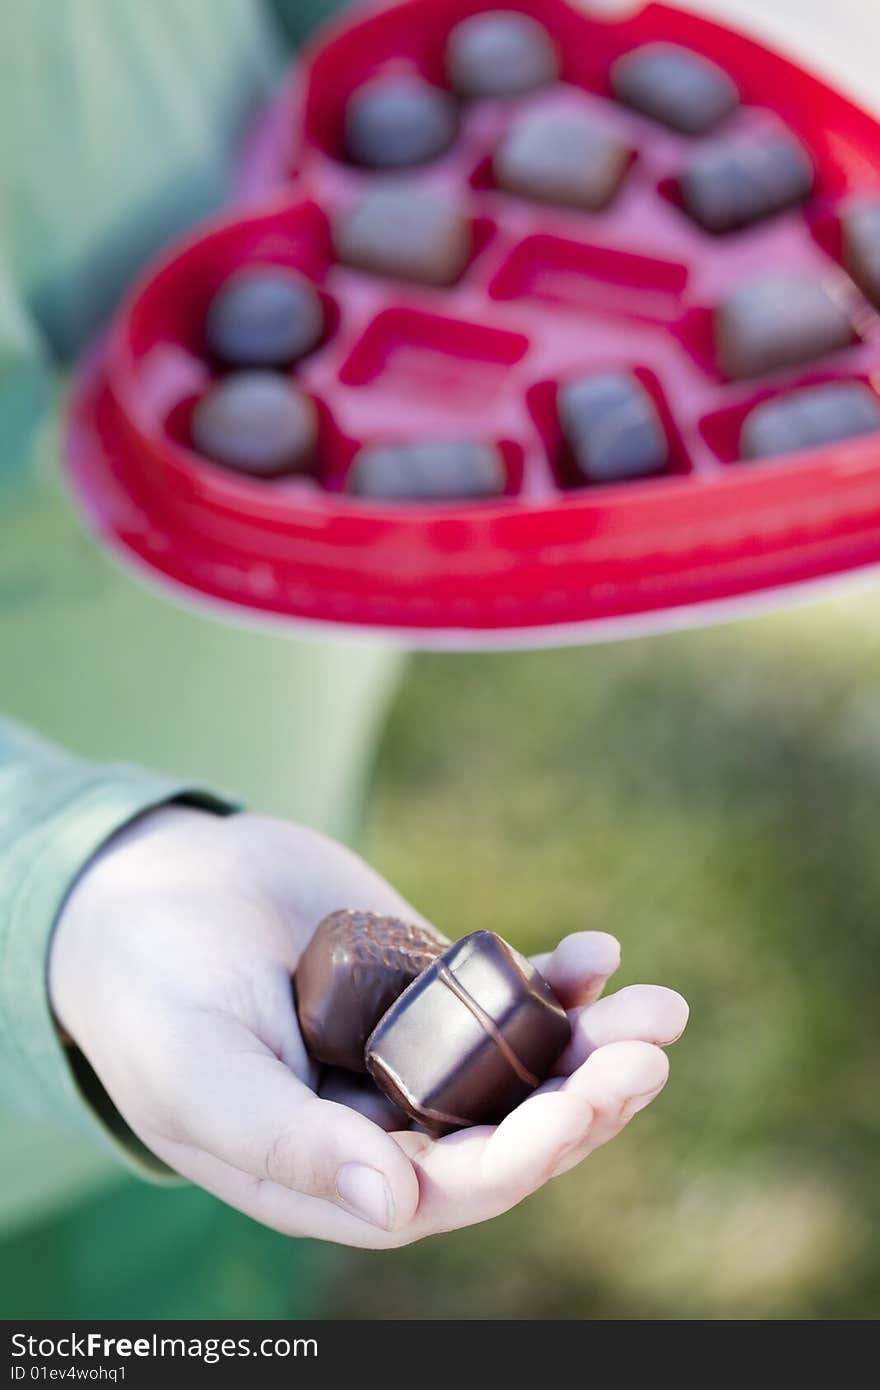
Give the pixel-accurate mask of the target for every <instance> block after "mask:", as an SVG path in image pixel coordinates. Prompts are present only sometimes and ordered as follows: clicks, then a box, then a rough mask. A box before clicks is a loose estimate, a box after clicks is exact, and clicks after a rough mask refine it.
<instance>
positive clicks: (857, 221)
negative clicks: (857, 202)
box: [843, 202, 880, 309]
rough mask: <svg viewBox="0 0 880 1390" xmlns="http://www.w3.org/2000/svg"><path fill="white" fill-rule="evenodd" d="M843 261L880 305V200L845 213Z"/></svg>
mask: <svg viewBox="0 0 880 1390" xmlns="http://www.w3.org/2000/svg"><path fill="white" fill-rule="evenodd" d="M843 263H844V265H845V266H846V268H847V270H848V271H849V273H850V275H851V276H852V278H853V279H854V280H855V282H856V284H857V285H858V287H859V289H860V290H861V291H862V293H863V294H864V295H865V297H866V298H867V299H870V301H871V303H872V304H873V305H874V306H875V308H877V309H880V202H876V203H866V204H865V205H864V206H863V207H860V208H856V209H854V211H852V212H850V213H847V215H846V216H845V217H844V219H843Z"/></svg>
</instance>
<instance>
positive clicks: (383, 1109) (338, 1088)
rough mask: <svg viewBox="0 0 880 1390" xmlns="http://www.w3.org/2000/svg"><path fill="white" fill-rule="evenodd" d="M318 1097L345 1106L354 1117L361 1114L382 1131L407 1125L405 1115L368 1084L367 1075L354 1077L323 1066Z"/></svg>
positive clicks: (372, 1085) (349, 1073) (371, 1083)
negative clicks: (350, 1110)
mask: <svg viewBox="0 0 880 1390" xmlns="http://www.w3.org/2000/svg"><path fill="white" fill-rule="evenodd" d="M318 1094H319V1095H320V1096H322V1097H323V1099H324V1100H333V1101H336V1103H337V1104H338V1105H347V1106H349V1107H350V1108H351V1109H352V1110H356V1111H357V1112H358V1114H360V1115H365V1116H366V1117H367V1119H368V1120H372V1122H373V1124H374V1125H378V1126H379V1128H380V1129H384V1130H386V1131H387V1132H388V1133H389V1134H390V1133H391V1132H392V1130H397V1129H404V1128H405V1127H406V1125H407V1124H408V1120H407V1117H406V1115H405V1114H404V1113H403V1111H402V1110H400V1109H399V1108H398V1107H397V1106H396V1105H394V1104H393V1102H392V1101H390V1100H389V1099H388V1097H387V1096H383V1094H382V1092H381V1091H380V1090H379V1088H378V1086H376V1084H375V1082H373V1081H371V1080H370V1078H369V1077H368V1076H354V1075H353V1074H352V1073H351V1072H345V1071H341V1070H340V1069H339V1068H337V1067H327V1068H326V1070H325V1071H324V1073H323V1074H322V1076H321V1081H320V1085H319V1086H318Z"/></svg>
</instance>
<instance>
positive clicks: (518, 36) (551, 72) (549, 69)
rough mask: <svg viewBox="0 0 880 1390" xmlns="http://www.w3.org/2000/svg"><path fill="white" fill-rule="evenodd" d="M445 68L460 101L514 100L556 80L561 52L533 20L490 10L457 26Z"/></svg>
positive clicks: (451, 36)
mask: <svg viewBox="0 0 880 1390" xmlns="http://www.w3.org/2000/svg"><path fill="white" fill-rule="evenodd" d="M446 64H447V68H448V71H449V77H450V80H451V82H452V85H453V87H454V88H455V90H456V91H457V92H458V94H459V95H460V96H463V97H469V98H473V97H506V96H516V95H518V94H519V93H521V92H529V91H532V90H533V89H534V88H535V87H543V86H545V85H546V84H547V83H548V82H555V81H556V79H557V77H558V76H559V51H558V49H557V47H556V44H555V42H554V41H553V39H552V38H551V37H550V35H549V34H548V32H547V30H546V29H545V28H544V26H543V24H539V23H538V21H537V20H536V19H532V18H531V17H530V16H529V15H525V14H518V13H516V12H515V11H513V10H490V11H488V12H487V13H485V14H476V15H473V16H472V18H470V19H466V20H464V21H463V23H461V24H457V25H456V27H455V28H454V29H453V31H452V33H451V34H450V36H449V46H448V48H447V52H446Z"/></svg>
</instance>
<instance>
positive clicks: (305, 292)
mask: <svg viewBox="0 0 880 1390" xmlns="http://www.w3.org/2000/svg"><path fill="white" fill-rule="evenodd" d="M323 331H324V308H323V305H322V303H321V296H320V295H319V294H318V291H317V290H316V289H315V287H314V285H313V284H311V283H310V281H308V280H307V279H306V278H305V276H304V275H300V274H299V273H298V272H297V271H295V270H286V269H285V268H284V267H283V266H260V267H254V268H253V269H249V270H240V271H238V272H237V273H236V274H235V275H233V276H231V277H230V279H229V280H227V281H226V283H225V284H224V285H222V286H221V288H220V289H219V290H218V291H217V293H216V294H215V295H214V298H213V299H212V300H211V303H210V304H209V306H208V313H207V318H206V320H205V346H206V348H207V350H208V355H209V356H210V357H212V358H213V359H214V361H215V362H218V363H220V364H221V365H222V366H224V367H289V366H291V365H292V364H293V363H294V362H296V361H297V360H298V359H299V358H300V357H304V356H305V355H306V353H307V352H311V351H312V349H313V348H315V347H317V345H318V343H319V342H320V340H321V335H322V333H323Z"/></svg>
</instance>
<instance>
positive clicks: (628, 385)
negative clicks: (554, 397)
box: [557, 372, 669, 483]
mask: <svg viewBox="0 0 880 1390" xmlns="http://www.w3.org/2000/svg"><path fill="white" fill-rule="evenodd" d="M557 407H558V411H559V419H560V423H561V424H562V432H563V435H564V437H565V440H566V442H567V444H568V446H569V449H570V451H571V456H572V459H573V461H574V463H575V466H576V467H577V470H578V473H579V474H580V476H581V478H582V479H583V480H584V481H585V482H588V483H613V482H618V481H620V480H621V479H625V478H646V477H650V476H652V475H653V474H655V473H662V472H663V470H664V469H665V468H666V466H667V464H668V462H669V441H668V439H667V437H666V431H665V430H664V428H663V422H662V421H661V419H660V416H659V414H658V412H657V407H656V406H655V404H654V401H653V400H652V398H651V396H650V395H649V394H648V392H647V391H646V390H645V388H644V386H642V384H641V382H640V381H639V380H638V378H637V377H635V376H633V375H632V373H631V372H598V373H596V374H595V375H592V376H585V377H580V378H578V379H577V380H575V381H570V382H568V384H567V385H565V386H563V387H561V388H560V390H559V396H558V401H557Z"/></svg>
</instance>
